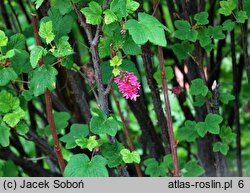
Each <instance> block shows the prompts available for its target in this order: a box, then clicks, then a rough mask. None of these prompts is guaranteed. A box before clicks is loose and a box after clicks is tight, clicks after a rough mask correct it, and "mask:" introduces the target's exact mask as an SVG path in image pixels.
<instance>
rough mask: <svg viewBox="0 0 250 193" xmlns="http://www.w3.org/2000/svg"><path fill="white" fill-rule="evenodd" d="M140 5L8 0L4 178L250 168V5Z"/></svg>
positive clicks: (1, 71) (2, 38) (1, 67)
mask: <svg viewBox="0 0 250 193" xmlns="http://www.w3.org/2000/svg"><path fill="white" fill-rule="evenodd" d="M140 2H142V3H143V4H140V3H139V1H135V0H110V1H89V0H88V1H85V0H72V1H69V0H60V1H59V0H52V1H49V2H48V3H45V1H44V0H32V1H31V4H30V3H29V5H28V4H27V2H26V1H17V2H14V1H3V3H2V4H3V5H2V4H1V6H3V7H1V10H6V12H5V11H3V12H1V18H3V19H2V20H1V21H2V22H1V24H0V176H27V175H28V176H35V175H37V176H41V175H44V174H45V173H46V174H49V175H50V176H53V175H63V176H66V177H108V176H110V175H111V174H112V176H121V175H123V174H122V172H121V171H125V172H124V173H126V172H127V173H129V174H130V175H131V176H139V175H140V172H138V170H139V171H141V173H142V174H143V176H150V177H161V176H162V177H163V176H172V175H176V174H175V172H176V165H177V164H178V163H177V162H176V161H175V162H174V161H173V155H172V154H166V152H169V149H171V148H170V147H169V141H171V142H173V143H176V148H177V154H178V158H179V165H178V166H179V171H178V175H179V176H183V177H186V176H190V177H196V176H202V175H204V176H207V175H214V176H216V175H218V172H220V171H219V170H218V168H219V167H220V166H221V165H220V163H217V161H218V160H217V159H215V157H216V156H219V158H220V160H223V161H225V162H227V163H228V164H227V165H228V166H227V168H224V169H225V171H226V170H227V171H228V174H229V175H230V176H236V175H237V174H236V173H237V172H238V174H239V171H237V170H239V169H240V168H237V169H236V167H235V165H234V163H235V161H236V160H240V157H239V148H242V155H241V156H242V165H243V175H244V176H246V175H249V174H250V172H249V171H250V170H249V167H248V166H247V167H246V165H247V162H246V160H248V158H249V155H250V154H249V151H247V150H248V147H249V143H250V141H249V137H248V136H249V135H248V127H249V118H250V117H249V113H250V101H249V84H250V83H248V82H247V81H246V80H247V79H249V77H248V76H249V73H248V71H247V73H245V71H246V69H248V68H249V64H248V63H249V61H248V62H247V60H249V59H248V53H247V51H246V49H245V48H247V47H249V46H248V41H247V38H249V37H248V33H249V24H248V21H249V16H250V12H249V10H250V3H249V1H247V0H243V4H242V5H240V3H238V4H237V3H236V1H235V0H220V1H216V2H215V5H211V2H210V1H204V7H203V5H199V6H200V7H199V10H200V11H199V12H197V10H198V8H197V7H198V5H197V2H193V1H192V2H191V1H183V2H182V3H181V4H180V3H179V2H177V1H176V2H174V1H170V2H174V7H173V9H174V12H172V9H171V7H168V6H169V5H171V3H170V4H169V3H166V2H165V1H162V2H160V3H159V4H158V5H155V2H153V1H149V0H145V1H140ZM183 5H185V9H186V10H184V11H183V12H180V11H179V10H183ZM10 6H12V7H13V8H14V9H12V8H11V7H10ZM212 6H214V7H212ZM6 8H7V9H6ZM10 8H11V9H10ZM13 10H14V12H13ZM30 10H32V12H33V13H35V12H36V11H35V10H37V13H39V14H38V16H37V19H38V21H37V26H36V25H35V24H34V21H35V20H36V18H35V17H34V16H32V18H31V13H30ZM44 10H46V11H44ZM45 13H46V14H45ZM13 15H14V16H15V17H12V16H13ZM32 20H33V23H32V22H31V21H32ZM40 41H41V44H40V43H39V42H40ZM239 42H241V43H239ZM231 45H232V46H231ZM161 51H162V52H163V59H162V58H161ZM234 60H236V63H237V64H236V67H235V66H233V64H234V62H233V61H234ZM160 64H163V65H164V67H165V72H164V71H163V68H162V67H163V66H162V65H161V66H160ZM162 75H166V82H167V85H165V82H164V81H162ZM215 80H216V81H217V82H218V84H215V83H216V82H215ZM213 82H214V84H212V83H213ZM176 89H177V90H178V92H175V90H176ZM171 92H172V93H173V94H172V93H171ZM165 94H167V95H168V97H166V95H165ZM44 95H45V96H44ZM168 98H169V99H168ZM131 99H132V100H134V101H131ZM165 105H166V106H170V110H171V115H172V116H170V120H169V116H166V115H165V112H164V110H165V109H164V108H165ZM163 107H164V108H163ZM236 107H237V108H236ZM167 113H168V112H167ZM238 114H239V115H238ZM167 115H169V114H167ZM166 117H168V118H167V119H166ZM170 121H172V122H173V131H174V134H173V135H174V136H172V135H171V132H170V135H171V136H170V137H169V136H168V135H166V131H165V129H166V128H167V125H165V124H166V123H167V122H168V123H170ZM239 127H240V128H239ZM168 129H170V130H171V128H168ZM235 133H237V135H236V134H235ZM239 137H241V141H240V143H239ZM58 138H59V139H58ZM173 138H174V139H173ZM57 139H58V140H57ZM57 141H59V142H57ZM53 148H55V151H57V152H62V156H63V159H64V160H61V161H62V162H63V161H65V160H66V161H67V162H65V163H66V167H65V171H64V173H59V171H60V170H59V169H60V167H58V163H60V159H62V158H60V157H59V158H58V157H57V158H56V155H58V154H56V153H55V151H53ZM204 151H208V152H205V153H204ZM235 152H236V153H235ZM173 153H174V152H173ZM205 154H206V155H207V154H208V155H209V156H211V157H209V159H210V160H208V158H207V156H206V155H205ZM36 157H37V160H36ZM39 157H46V159H43V160H40V159H39ZM9 158H15V159H12V160H9ZM24 158H25V159H24ZM26 158H27V159H26ZM28 158H32V159H30V160H29V159H28ZM33 158H34V160H35V161H31V160H33ZM197 158H199V160H198V159H197ZM211 160H212V161H211ZM216 160H217V161H216ZM58 161H59V162H58ZM31 163H32V166H34V168H33V169H34V171H33V170H32V171H31V170H27V168H29V167H24V166H26V165H31ZM223 163H224V162H223ZM217 164H219V165H217ZM51 165H52V166H53V167H55V168H54V169H53V170H52V169H51ZM215 166H216V167H215ZM211 168H214V171H213V172H211V173H212V174H211V173H210V172H209V171H208V169H211ZM217 170H218V171H217Z"/></svg>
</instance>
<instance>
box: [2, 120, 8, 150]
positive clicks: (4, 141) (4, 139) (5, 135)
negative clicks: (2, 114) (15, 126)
mask: <svg viewBox="0 0 250 193" xmlns="http://www.w3.org/2000/svg"><path fill="white" fill-rule="evenodd" d="M9 138H10V128H9V127H7V126H6V124H5V123H4V122H3V121H1V123H0V144H1V146H3V147H7V146H9V145H10V140H9Z"/></svg>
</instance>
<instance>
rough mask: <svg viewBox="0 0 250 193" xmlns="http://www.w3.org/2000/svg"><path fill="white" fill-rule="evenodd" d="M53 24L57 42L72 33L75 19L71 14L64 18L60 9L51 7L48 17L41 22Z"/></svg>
mask: <svg viewBox="0 0 250 193" xmlns="http://www.w3.org/2000/svg"><path fill="white" fill-rule="evenodd" d="M49 21H52V23H53V26H52V27H53V33H54V35H55V41H56V42H57V41H58V40H59V39H60V38H61V37H63V36H67V34H68V33H69V32H70V31H71V29H72V25H73V24H74V20H73V17H72V16H71V15H70V14H67V15H65V16H62V15H61V14H60V12H59V10H58V9H56V8H55V7H51V8H50V9H49V11H48V16H47V17H43V18H42V20H41V22H49Z"/></svg>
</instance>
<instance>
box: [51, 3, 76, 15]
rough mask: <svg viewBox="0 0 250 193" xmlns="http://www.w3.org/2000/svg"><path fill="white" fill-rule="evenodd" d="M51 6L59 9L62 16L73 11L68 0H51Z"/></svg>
mask: <svg viewBox="0 0 250 193" xmlns="http://www.w3.org/2000/svg"><path fill="white" fill-rule="evenodd" d="M51 6H53V7H55V8H57V9H59V11H60V13H61V14H62V15H65V14H66V13H69V12H70V11H71V10H73V6H72V5H71V2H70V1H69V0H53V4H52V5H51Z"/></svg>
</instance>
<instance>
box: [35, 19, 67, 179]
mask: <svg viewBox="0 0 250 193" xmlns="http://www.w3.org/2000/svg"><path fill="white" fill-rule="evenodd" d="M31 16H32V25H33V28H34V35H35V39H36V44H37V45H39V46H41V45H42V43H41V39H40V37H39V35H38V25H37V19H36V15H35V14H32V15H31ZM42 65H43V60H42V59H40V61H39V66H42ZM44 95H45V102H46V109H47V116H48V117H47V119H48V122H49V126H50V131H51V134H52V137H53V141H54V148H55V151H56V156H57V160H58V164H59V167H60V170H61V173H62V174H63V172H64V168H65V162H64V160H63V156H62V151H61V148H60V144H59V140H58V136H57V132H56V126H55V121H54V117H53V113H52V109H53V108H52V101H51V92H50V91H49V90H46V91H45V93H44Z"/></svg>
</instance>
